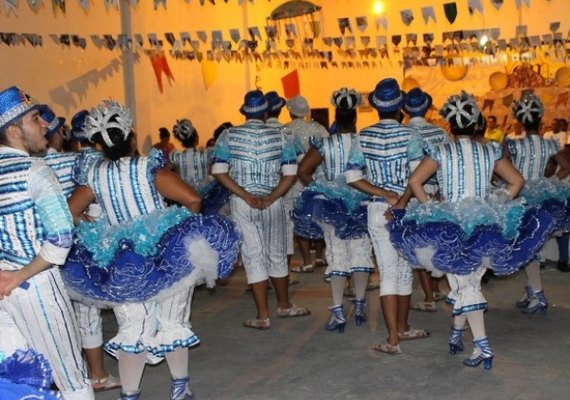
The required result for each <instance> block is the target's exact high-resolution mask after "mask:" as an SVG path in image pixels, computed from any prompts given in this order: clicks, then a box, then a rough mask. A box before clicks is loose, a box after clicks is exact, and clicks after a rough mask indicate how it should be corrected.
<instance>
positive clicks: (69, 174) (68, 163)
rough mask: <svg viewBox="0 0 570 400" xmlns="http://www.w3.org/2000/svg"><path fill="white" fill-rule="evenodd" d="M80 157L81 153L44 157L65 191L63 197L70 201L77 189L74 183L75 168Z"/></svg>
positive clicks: (56, 154)
mask: <svg viewBox="0 0 570 400" xmlns="http://www.w3.org/2000/svg"><path fill="white" fill-rule="evenodd" d="M77 157H79V153H51V154H48V155H47V156H45V157H44V161H45V162H46V164H47V165H48V166H49V167H50V168H51V169H53V171H54V172H55V174H56V175H57V179H58V180H59V184H60V185H61V190H63V195H64V196H65V198H66V199H68V198H69V197H70V196H71V194H72V193H73V190H74V189H75V182H74V181H73V166H74V165H75V161H76V160H77Z"/></svg>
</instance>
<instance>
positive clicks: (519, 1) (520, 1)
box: [515, 0, 530, 8]
mask: <svg viewBox="0 0 570 400" xmlns="http://www.w3.org/2000/svg"><path fill="white" fill-rule="evenodd" d="M523 2H524V4H525V5H526V6H527V7H529V8H530V0H515V4H516V6H517V8H521V4H522V3H523Z"/></svg>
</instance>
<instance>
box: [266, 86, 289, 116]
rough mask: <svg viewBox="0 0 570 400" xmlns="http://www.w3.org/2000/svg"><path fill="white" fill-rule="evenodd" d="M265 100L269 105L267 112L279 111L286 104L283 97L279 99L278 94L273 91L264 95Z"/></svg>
mask: <svg viewBox="0 0 570 400" xmlns="http://www.w3.org/2000/svg"><path fill="white" fill-rule="evenodd" d="M265 100H267V103H268V104H269V111H279V110H281V109H282V108H283V107H284V106H285V104H286V101H285V99H284V98H283V97H279V94H277V92H275V91H273V92H267V93H265Z"/></svg>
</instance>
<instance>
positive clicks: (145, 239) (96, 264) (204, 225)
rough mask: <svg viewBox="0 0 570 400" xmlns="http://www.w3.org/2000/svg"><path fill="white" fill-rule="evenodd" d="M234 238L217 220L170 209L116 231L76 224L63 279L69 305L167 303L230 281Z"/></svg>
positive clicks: (102, 224) (95, 224)
mask: <svg viewBox="0 0 570 400" xmlns="http://www.w3.org/2000/svg"><path fill="white" fill-rule="evenodd" d="M239 242H240V240H239V235H238V233H237V231H236V229H235V227H234V225H233V224H232V222H230V221H229V220H228V219H227V218H225V217H223V216H220V215H200V214H197V215H192V214H191V213H190V212H189V211H188V210H187V209H185V208H181V207H169V208H167V209H163V210H159V211H155V212H153V213H151V214H148V215H144V216H141V217H138V218H136V219H134V220H132V221H130V222H127V223H123V224H121V225H113V226H112V225H109V224H108V223H107V222H103V221H102V220H100V221H97V222H84V223H81V224H80V225H79V227H78V229H77V235H76V239H75V242H74V246H73V248H72V250H71V252H70V254H69V257H68V259H67V261H66V264H65V265H64V266H63V267H62V268H61V272H62V278H63V279H64V282H65V284H66V286H67V290H68V292H69V294H70V296H71V297H72V298H73V299H76V300H79V301H82V302H84V303H88V304H96V305H99V306H108V305H110V306H113V305H116V304H121V303H139V302H144V301H149V300H153V299H162V298H166V297H169V296H171V295H173V294H174V293H176V292H177V291H181V290H184V289H185V288H188V287H189V286H192V285H195V284H198V283H202V282H204V281H205V282H206V284H207V285H208V286H210V287H212V286H214V284H215V280H216V279H217V278H224V277H227V276H228V275H229V273H230V272H231V270H232V267H233V265H234V263H235V261H236V259H237V255H238V251H239Z"/></svg>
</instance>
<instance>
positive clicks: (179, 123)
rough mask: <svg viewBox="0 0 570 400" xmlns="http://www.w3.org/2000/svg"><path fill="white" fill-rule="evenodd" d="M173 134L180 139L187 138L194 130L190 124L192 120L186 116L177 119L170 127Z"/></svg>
mask: <svg viewBox="0 0 570 400" xmlns="http://www.w3.org/2000/svg"><path fill="white" fill-rule="evenodd" d="M172 131H173V132H174V136H176V137H177V138H178V139H180V140H184V139H188V138H189V137H190V136H192V135H193V134H194V132H196V128H194V125H192V121H190V120H189V119H187V118H182V119H177V120H176V124H174V127H173V128H172Z"/></svg>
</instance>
